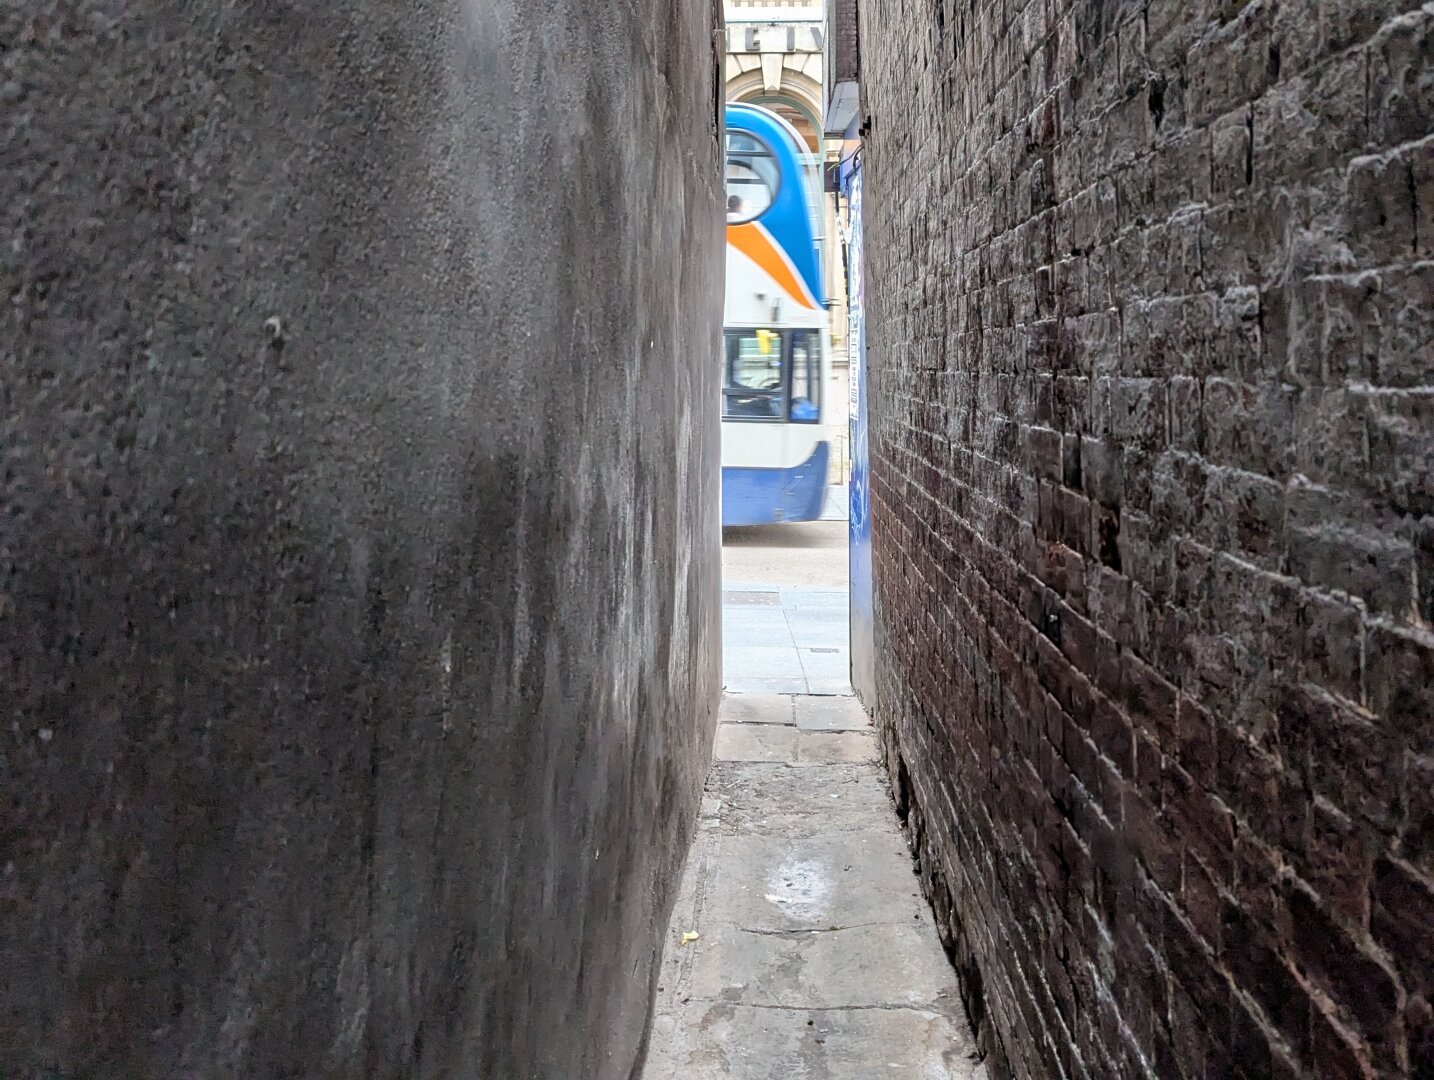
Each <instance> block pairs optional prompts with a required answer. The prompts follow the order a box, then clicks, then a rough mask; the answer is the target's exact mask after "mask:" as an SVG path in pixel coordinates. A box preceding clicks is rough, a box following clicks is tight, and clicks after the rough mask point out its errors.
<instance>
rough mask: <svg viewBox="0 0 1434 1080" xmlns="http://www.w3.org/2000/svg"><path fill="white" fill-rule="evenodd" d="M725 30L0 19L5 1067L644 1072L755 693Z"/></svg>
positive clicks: (259, 18)
mask: <svg viewBox="0 0 1434 1080" xmlns="http://www.w3.org/2000/svg"><path fill="white" fill-rule="evenodd" d="M710 19H711V10H710V8H709V7H708V5H706V4H680V3H676V2H670V0H633V2H625V3H621V4H612V5H609V4H600V5H599V4H590V3H587V2H586V0H555V2H551V3H542V4H533V3H520V2H506V0H494V2H486V3H483V2H480V3H472V2H463V3H459V2H455V0H405V2H393V0H337V2H332V3H322V4H318V3H314V4H287V3H239V2H236V0H206V2H202V3H196V2H194V0H141V2H139V3H132V2H120V0H35V2H29V3H9V4H4V5H0V297H2V298H3V310H0V405H3V408H0V645H2V646H3V648H0V724H3V728H0V972H3V975H0V1073H3V1074H5V1075H7V1076H21V1077H25V1076H30V1075H52V1074H53V1073H56V1072H57V1073H59V1074H60V1075H67V1076H75V1077H120V1076H125V1077H141V1076H143V1077H166V1076H173V1077H179V1076H219V1075H230V1076H254V1077H279V1076H303V1077H324V1076H331V1077H399V1076H402V1077H436V1076H444V1077H465V1076H467V1077H514V1078H516V1077H538V1076H542V1077H578V1076H582V1077H619V1078H622V1077H627V1076H628V1075H629V1074H630V1072H631V1070H632V1068H633V1066H634V1063H635V1061H636V1060H637V1059H638V1057H639V1053H640V1048H641V1044H642V1041H643V1039H644V1035H645V1030H646V1020H647V1011H648V1007H649V1002H650V999H651V991H652V989H653V987H652V979H653V977H654V975H653V972H654V959H655V956H656V952H657V950H658V948H659V946H660V937H661V934H662V933H663V931H664V930H665V923H666V915H667V912H668V909H669V907H670V902H671V900H672V897H673V888H674V877H675V874H676V871H677V869H678V866H679V863H680V859H681V855H682V853H683V851H684V849H685V844H686V840H687V838H688V837H689V835H690V832H691V829H692V825H693V820H694V816H695V807H696V801H697V798H698V794H699V787H700V783H701V778H702V775H703V773H704V771H705V765H706V762H707V757H708V753H709V747H710V737H711V731H712V725H713V723H714V722H715V721H714V713H715V706H716V697H717V695H718V693H719V689H720V686H719V677H718V650H719V647H720V646H719V637H718V618H719V596H718V589H719V582H718V573H719V564H718V544H719V527H718V522H717V517H716V512H717V510H716V508H717V504H718V498H717V487H716V485H717V483H718V476H717V424H716V412H715V410H714V409H713V408H711V407H709V406H710V372H711V371H713V370H715V367H714V366H713V365H714V364H715V362H716V361H715V356H716V343H717V336H718V333H719V328H720V318H721V315H720V312H721V303H722V276H721V275H722V269H721V251H722V249H721V242H722V234H721V229H722V225H721V216H720V212H719V205H720V200H719V192H718V191H717V190H716V188H715V187H714V185H717V184H720V176H721V171H720V162H719V152H718V146H717V141H716V138H715V134H716V132H715V125H716V123H717V119H716V111H715V110H716V106H715V103H714V101H713V96H712V94H713V87H714V85H715V84H716V73H715V72H714V69H713V63H714V60H713V43H712V34H711V24H710Z"/></svg>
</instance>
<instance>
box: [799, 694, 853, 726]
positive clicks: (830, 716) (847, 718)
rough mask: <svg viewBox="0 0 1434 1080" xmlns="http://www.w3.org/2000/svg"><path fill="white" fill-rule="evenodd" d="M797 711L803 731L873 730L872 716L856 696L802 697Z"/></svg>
mask: <svg viewBox="0 0 1434 1080" xmlns="http://www.w3.org/2000/svg"><path fill="white" fill-rule="evenodd" d="M795 713H796V722H797V727H799V728H801V729H802V730H803V731H870V730H871V717H869V716H867V715H866V710H865V709H863V708H862V707H861V702H859V701H857V700H856V698H854V697H810V696H804V697H800V698H797V699H796V708H795Z"/></svg>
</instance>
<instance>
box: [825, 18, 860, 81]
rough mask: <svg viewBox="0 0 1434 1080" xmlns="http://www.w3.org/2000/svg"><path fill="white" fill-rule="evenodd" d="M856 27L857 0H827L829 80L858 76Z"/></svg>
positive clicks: (853, 78)
mask: <svg viewBox="0 0 1434 1080" xmlns="http://www.w3.org/2000/svg"><path fill="white" fill-rule="evenodd" d="M856 29H857V0H827V38H828V42H829V44H828V53H827V65H828V66H829V67H830V69H831V71H830V75H829V78H828V81H829V82H832V83H838V82H847V81H855V80H856V79H857V78H859V77H860V75H861V67H860V62H859V59H858V55H857V44H856Z"/></svg>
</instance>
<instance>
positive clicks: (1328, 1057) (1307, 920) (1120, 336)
mask: <svg viewBox="0 0 1434 1080" xmlns="http://www.w3.org/2000/svg"><path fill="white" fill-rule="evenodd" d="M861 16H862V23H861V31H862V37H861V40H862V77H863V81H864V86H863V90H864V94H865V99H866V100H865V105H866V111H867V119H868V122H869V124H870V135H869V138H868V141H867V159H866V160H867V166H868V183H869V187H868V192H869V199H868V201H867V205H868V216H867V236H868V243H869V251H870V255H869V259H870V262H869V277H870V282H871V289H872V298H871V304H870V308H869V312H868V315H869V319H870V324H869V345H870V355H869V360H870V364H871V383H872V391H873V410H872V423H873V441H872V457H873V461H872V469H873V477H874V481H873V489H874V501H875V506H874V511H873V514H874V521H875V528H874V532H875V540H874V544H875V562H876V570H875V573H876V590H877V630H876V633H877V648H878V663H879V674H878V680H879V687H878V691H879V692H878V701H877V711H878V714H879V719H880V722H881V724H882V726H883V729H884V733H885V738H886V741H887V747H888V752H889V760H890V764H891V767H892V772H893V776H894V779H895V782H896V785H897V789H898V798H899V800H900V801H901V804H902V808H903V809H904V810H905V812H906V813H907V814H908V820H909V823H910V826H911V835H912V841H913V844H914V845H915V847H916V849H917V852H918V857H919V869H920V872H921V874H922V877H923V880H924V883H925V885H926V887H927V889H928V891H929V893H930V895H931V897H932V900H933V902H934V903H935V905H936V907H937V909H938V912H940V913H941V914H942V916H943V922H944V923H945V924H946V932H947V933H948V934H949V936H950V937H949V944H950V947H951V949H952V951H953V955H954V956H955V958H956V960H957V962H958V964H959V965H960V966H961V968H962V969H963V971H964V973H965V974H966V977H967V985H968V989H969V990H970V992H971V1002H972V1007H973V1011H974V1012H975V1013H976V1016H977V1018H978V1020H979V1021H980V1025H981V1029H982V1038H983V1042H984V1045H985V1046H986V1047H987V1048H988V1049H989V1050H990V1051H991V1053H992V1058H991V1060H992V1062H993V1064H994V1065H995V1070H994V1072H995V1073H996V1074H997V1075H1000V1074H1002V1073H1004V1072H1005V1071H1009V1072H1010V1073H1012V1074H1015V1075H1017V1076H1023V1077H1041V1078H1044V1077H1064V1076H1090V1077H1112V1076H1150V1075H1153V1076H1158V1077H1161V1078H1162V1080H1163V1078H1167V1077H1181V1076H1184V1077H1201V1078H1204V1077H1216V1076H1227V1075H1248V1076H1257V1077H1263V1076H1270V1075H1275V1076H1297V1075H1300V1076H1316V1075H1318V1076H1329V1077H1352V1076H1367V1075H1371V1074H1374V1075H1380V1076H1408V1075H1422V1076H1429V1075H1431V1070H1434V1024H1432V1023H1431V1008H1430V999H1431V995H1434V892H1431V874H1434V832H1431V826H1434V796H1431V789H1434V757H1431V735H1434V732H1431V724H1434V721H1431V715H1434V632H1431V625H1430V620H1431V618H1434V352H1431V333H1434V302H1431V297H1434V135H1431V134H1430V130H1431V116H1434V76H1431V70H1430V64H1431V61H1430V56H1431V49H1434V4H1425V5H1423V6H1422V7H1421V6H1419V5H1417V4H1414V3H1412V2H1410V0H1400V2H1395V0H1379V2H1373V0H1371V2H1364V3H1358V2H1351V0H1321V2H1313V0H1299V2H1290V0H1279V2H1256V3H1250V4H1247V5H1242V4H1238V3H1230V2H1220V0H1148V2H1146V3H1144V4H1142V3H1138V2H1119V0H1109V2H1100V0H1046V2H1044V3H1042V2H1038V0H973V2H969V3H968V2H966V0H869V2H868V3H866V4H864V5H863V6H862V13H861Z"/></svg>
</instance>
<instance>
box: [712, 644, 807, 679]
mask: <svg viewBox="0 0 1434 1080" xmlns="http://www.w3.org/2000/svg"><path fill="white" fill-rule="evenodd" d="M722 668H723V670H724V671H726V672H730V673H732V674H734V675H740V676H741V677H743V678H755V679H782V678H797V679H800V678H805V671H806V669H805V668H804V667H803V666H802V658H801V657H800V656H799V655H798V653H797V650H796V649H795V648H794V647H793V646H791V645H786V646H776V645H724V646H723V648H722Z"/></svg>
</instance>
